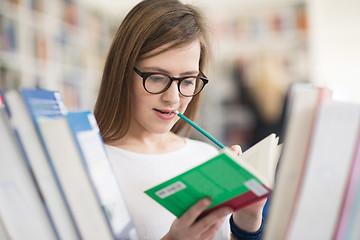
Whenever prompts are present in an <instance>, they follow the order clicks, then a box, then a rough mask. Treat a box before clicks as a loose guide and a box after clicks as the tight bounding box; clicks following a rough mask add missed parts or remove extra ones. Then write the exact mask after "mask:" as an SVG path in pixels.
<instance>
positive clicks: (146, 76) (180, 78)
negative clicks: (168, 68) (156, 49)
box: [134, 67, 209, 97]
mask: <svg viewBox="0 0 360 240" xmlns="http://www.w3.org/2000/svg"><path fill="white" fill-rule="evenodd" d="M134 71H135V72H136V73H137V74H138V75H139V76H140V77H141V78H142V79H143V86H144V89H145V91H147V92H148V93H150V94H160V93H163V92H165V91H166V90H168V89H169V87H170V86H171V84H172V82H173V81H178V91H179V93H180V94H181V95H182V96H184V97H194V96H196V95H198V94H199V93H200V92H201V91H202V90H203V89H204V87H205V85H206V84H207V83H208V82H209V80H208V79H206V76H205V74H203V73H202V72H201V71H200V73H201V75H203V76H204V77H199V76H186V77H179V78H176V77H171V76H169V75H167V74H165V73H159V72H141V71H140V70H139V69H137V68H136V67H134ZM154 74H161V75H164V76H167V77H168V78H169V79H170V82H169V83H168V85H166V87H165V88H164V89H163V90H161V91H160V92H156V93H154V92H150V91H149V90H147V89H146V87H145V81H146V79H147V78H148V77H150V76H151V75H154ZM187 78H198V79H200V80H201V81H203V83H204V84H203V85H202V87H201V89H200V90H199V91H198V92H197V93H196V94H193V95H185V94H183V93H182V92H181V90H180V84H181V82H182V81H184V80H185V79H187Z"/></svg>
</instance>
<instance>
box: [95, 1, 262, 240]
mask: <svg viewBox="0 0 360 240" xmlns="http://www.w3.org/2000/svg"><path fill="white" fill-rule="evenodd" d="M208 40H209V36H208V30H207V27H206V23H205V20H204V17H203V16H202V15H201V14H200V12H199V11H198V10H197V9H196V8H194V7H193V6H191V5H185V4H182V3H181V2H179V1H177V0H145V1H142V2H140V3H139V4H138V5H136V6H135V7H134V8H133V9H132V10H131V11H130V12H129V13H128V15H127V16H126V17H125V19H124V20H123V22H122V24H121V25H120V27H119V29H118V31H117V33H116V35H115V37H114V40H113V43H112V45H111V47H110V51H109V54H108V57H107V60H106V63H105V68H104V74H103V78H102V82H101V87H100V91H99V95H98V99H97V102H96V106H95V111H94V112H95V116H96V118H97V121H98V124H99V128H100V131H101V134H102V136H103V139H104V142H105V143H106V145H107V150H108V154H109V157H110V161H111V164H112V166H113V167H114V171H115V174H116V176H117V178H118V181H119V184H120V186H121V190H122V192H123V194H124V197H125V200H126V203H127V205H128V208H129V211H130V215H131V217H132V219H133V221H134V224H135V226H136V228H137V231H138V233H139V235H140V237H141V238H142V239H160V238H162V239H213V238H214V237H215V238H217V239H228V238H229V235H230V228H229V226H228V221H225V219H228V216H229V214H230V213H231V212H232V209H229V208H226V207H224V208H221V209H218V210H217V211H214V212H212V213H211V214H209V215H207V216H206V217H204V218H201V219H200V220H197V221H196V219H197V217H198V216H199V215H200V213H201V212H202V211H203V210H204V209H205V208H206V207H207V206H209V205H210V200H209V199H203V200H201V201H199V202H198V203H196V204H194V205H193V206H192V207H191V208H190V209H189V210H188V211H187V212H186V213H185V214H184V215H183V216H182V217H180V218H178V219H175V217H174V216H173V215H172V214H171V213H170V212H168V211H167V210H166V209H164V208H163V207H161V206H160V205H159V204H158V203H156V202H155V201H154V200H152V199H150V198H149V197H148V196H147V195H146V194H145V193H144V190H147V189H149V188H151V187H153V186H155V185H156V184H159V183H160V182H163V181H165V180H167V179H169V178H171V177H173V176H175V175H177V174H179V173H182V172H184V171H185V170H187V169H189V168H191V167H194V166H196V165H198V164H200V163H202V162H204V161H206V160H208V159H209V158H211V157H212V156H214V155H215V154H217V152H218V151H217V150H216V149H215V148H214V147H212V146H210V145H208V144H206V143H202V142H199V141H195V140H190V139H188V138H184V137H180V136H179V135H177V134H178V133H180V132H181V131H182V130H184V128H185V127H187V126H186V124H185V123H184V122H183V121H178V120H179V118H178V117H177V116H176V115H175V113H174V111H175V110H177V111H179V112H181V113H183V114H184V115H186V116H187V117H188V118H190V119H193V118H194V116H195V114H196V111H197V108H198V104H199V99H200V95H201V93H200V92H201V90H202V89H203V87H204V86H205V84H206V83H207V81H208V80H207V79H206V76H205V74H204V73H205V72H206V67H207V65H208V63H209V61H210V59H211V54H210V51H209V50H210V45H209V42H208ZM232 149H233V150H234V151H235V152H236V153H237V154H240V151H241V150H240V147H239V146H232ZM263 205H264V201H262V202H258V203H256V204H254V205H251V206H249V207H247V208H244V209H242V210H239V211H237V212H234V213H233V215H232V216H233V217H232V218H231V220H230V223H231V230H232V236H233V237H236V238H238V239H257V238H259V236H260V234H261V232H262V216H261V213H262V208H263Z"/></svg>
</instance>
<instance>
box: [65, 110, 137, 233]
mask: <svg viewBox="0 0 360 240" xmlns="http://www.w3.org/2000/svg"><path fill="white" fill-rule="evenodd" d="M67 118H68V121H69V124H70V127H71V130H72V133H73V136H74V138H75V140H76V143H77V145H78V148H79V149H80V152H81V155H82V158H83V164H84V167H85V168H86V169H87V172H88V173H89V177H90V179H91V180H92V183H93V185H94V186H95V189H96V192H97V194H98V197H99V199H100V202H101V205H102V207H103V210H104V211H105V213H106V217H107V219H108V221H109V223H110V225H111V228H112V231H113V233H114V235H115V238H116V239H138V238H139V237H138V234H137V232H136V230H135V227H134V224H133V222H132V220H131V217H130V214H129V212H128V209H127V207H126V204H125V201H124V199H123V197H122V194H121V191H120V188H119V185H118V183H117V180H116V178H115V175H114V173H113V170H112V168H111V166H110V162H109V159H108V156H107V153H106V150H105V147H104V143H103V141H102V138H101V135H100V131H99V128H98V125H97V122H96V119H95V116H94V114H93V113H92V112H91V111H77V112H69V114H68V115H67Z"/></svg>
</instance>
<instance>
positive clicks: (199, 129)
mask: <svg viewBox="0 0 360 240" xmlns="http://www.w3.org/2000/svg"><path fill="white" fill-rule="evenodd" d="M174 113H176V114H177V115H178V116H179V117H180V118H181V119H183V120H184V121H185V122H187V123H188V124H190V125H191V126H192V127H194V128H195V129H196V130H198V131H199V132H201V133H202V134H203V135H204V136H205V137H207V138H208V139H210V140H211V141H212V142H213V143H215V144H216V145H218V146H219V147H220V148H225V146H224V145H223V144H222V143H221V142H219V141H218V140H216V139H215V138H214V137H212V136H211V135H210V134H208V133H207V132H205V131H204V130H203V129H202V128H200V127H199V126H198V125H196V124H195V123H194V122H192V121H191V120H190V119H188V118H187V117H185V116H184V115H182V114H181V113H179V111H176V110H175V111H174Z"/></svg>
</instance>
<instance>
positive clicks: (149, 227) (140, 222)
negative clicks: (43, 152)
mask: <svg viewBox="0 0 360 240" xmlns="http://www.w3.org/2000/svg"><path fill="white" fill-rule="evenodd" d="M106 149H107V152H108V155H109V159H110V163H111V165H112V167H113V169H114V173H115V175H116V177H117V180H118V182H119V185H120V188H121V191H122V193H123V195H124V198H125V201H126V204H127V207H128V210H129V212H130V215H131V217H132V220H133V222H134V224H135V227H136V229H137V231H138V234H139V236H140V238H141V239H143V240H153V239H154V240H155V239H160V238H161V237H163V236H164V235H165V234H166V233H167V232H168V231H169V229H170V226H171V224H172V222H173V221H174V220H175V216H174V215H173V214H172V213H170V212H169V211H167V210H166V209H165V208H163V207H162V206H161V205H160V204H158V203H157V202H156V201H154V200H153V199H151V198H150V197H149V196H147V195H146V194H145V193H144V191H145V190H147V189H149V188H151V187H154V186H155V185H157V184H159V183H161V182H163V181H165V180H168V179H170V178H172V177H174V176H176V175H178V174H180V173H182V172H184V171H186V170H189V169H191V168H192V167H194V166H196V165H199V164H201V163H203V162H204V161H206V160H208V159H210V158H211V157H213V156H214V155H216V154H217V153H218V150H217V149H215V148H214V147H213V146H211V145H209V144H207V143H203V142H200V141H195V140H190V139H186V144H185V146H184V147H183V148H181V149H179V150H176V151H173V152H170V153H164V154H140V153H134V152H130V151H126V150H123V149H120V148H117V147H113V146H109V145H106ZM216 239H230V228H229V223H228V220H225V222H224V224H223V226H222V228H221V229H220V231H219V232H218V234H217V236H216Z"/></svg>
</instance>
